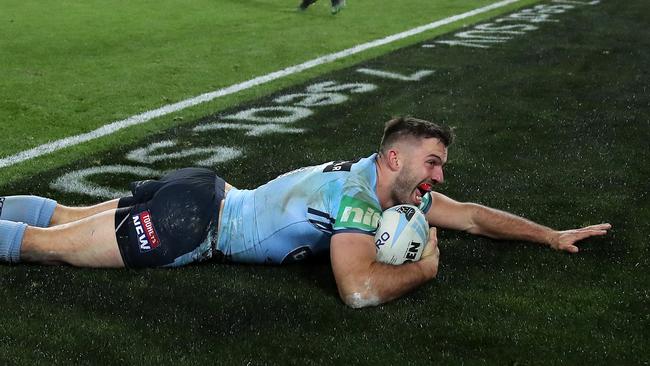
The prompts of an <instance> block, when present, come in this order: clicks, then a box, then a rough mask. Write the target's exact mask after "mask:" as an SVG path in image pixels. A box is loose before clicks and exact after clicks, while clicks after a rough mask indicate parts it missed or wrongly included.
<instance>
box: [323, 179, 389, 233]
mask: <svg viewBox="0 0 650 366" xmlns="http://www.w3.org/2000/svg"><path fill="white" fill-rule="evenodd" d="M335 212H336V216H335V221H334V226H333V229H334V231H333V234H337V233H344V232H356V233H362V234H368V235H375V231H377V226H378V225H379V219H380V218H381V208H380V205H379V201H378V200H377V196H376V195H375V194H374V191H373V190H372V189H371V188H370V187H367V186H366V185H365V184H363V183H362V182H359V181H355V180H353V181H349V182H347V183H346V185H345V186H344V187H343V189H342V191H341V196H340V200H339V202H338V208H337V209H336V210H335Z"/></svg>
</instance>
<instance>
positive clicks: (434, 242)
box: [429, 226, 438, 247]
mask: <svg viewBox="0 0 650 366" xmlns="http://www.w3.org/2000/svg"><path fill="white" fill-rule="evenodd" d="M429 245H431V246H433V247H437V246H438V230H437V229H436V228H435V227H433V226H432V227H430V228H429Z"/></svg>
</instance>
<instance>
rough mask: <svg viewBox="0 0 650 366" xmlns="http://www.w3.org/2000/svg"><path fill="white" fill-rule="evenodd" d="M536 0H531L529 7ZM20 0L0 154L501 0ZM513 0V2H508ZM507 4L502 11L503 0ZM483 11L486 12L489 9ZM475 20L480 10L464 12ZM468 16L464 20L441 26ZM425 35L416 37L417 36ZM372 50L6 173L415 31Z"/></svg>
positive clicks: (88, 149) (15, 172) (6, 0)
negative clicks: (344, 2)
mask: <svg viewBox="0 0 650 366" xmlns="http://www.w3.org/2000/svg"><path fill="white" fill-rule="evenodd" d="M534 1H535V0H523V1H521V2H519V3H517V4H515V5H513V6H523V5H525V4H527V3H533V2H534ZM296 2H298V1H297V0H296V1H291V0H257V1H241V0H236V1H227V0H218V1H206V0H193V1H190V2H188V1H174V0H165V1H156V2H152V1H145V2H128V1H118V0H112V1H65V2H43V1H36V2H34V1H32V2H25V1H15V0H3V1H2V5H1V7H2V11H0V34H2V35H3V36H2V37H0V50H2V52H0V73H1V74H2V78H1V80H0V85H1V87H0V135H1V136H3V137H4V138H3V140H2V143H1V144H0V156H3V157H4V156H8V155H12V154H15V153H18V152H20V151H23V150H25V149H27V148H31V147H35V146H38V145H41V144H43V143H46V142H48V141H52V140H56V139H60V138H63V137H67V136H71V135H76V134H79V133H83V132H88V131H92V130H94V129H96V128H97V127H99V126H102V125H104V124H107V123H110V122H113V121H117V120H121V119H124V118H127V117H130V116H132V115H136V114H139V113H142V112H145V111H147V110H151V109H155V108H158V107H161V106H163V105H166V104H170V103H173V102H178V101H181V100H184V99H186V98H190V97H193V96H197V95H199V94H201V93H205V92H210V91H213V90H217V89H219V88H223V87H226V86H229V85H232V84H235V83H238V82H242V81H245V80H249V79H251V78H253V77H256V76H261V75H265V74H267V73H269V72H273V71H277V70H280V69H282V68H285V67H287V66H291V65H295V64H299V63H302V62H304V61H307V60H310V59H313V58H316V57H318V56H322V55H325V54H328V53H332V52H336V51H340V50H343V49H345V48H348V47H351V46H354V45H357V44H360V43H363V42H368V41H370V40H375V39H378V38H382V37H385V36H387V35H391V34H394V33H397V32H401V31H404V30H407V29H410V28H413V27H415V26H419V25H422V24H427V23H430V22H432V21H434V20H438V19H442V18H445V17H448V16H450V15H454V14H459V13H462V12H465V11H467V10H470V9H473V8H476V7H479V6H482V5H486V4H490V3H493V2H495V0H480V1H476V0H472V1H470V0H462V1H454V2H453V3H445V2H431V1H422V0H407V1H402V2H394V1H388V0H376V1H365V0H359V1H353V2H351V3H350V4H349V6H348V8H347V9H345V10H344V11H343V12H341V13H340V14H337V15H336V16H331V15H330V14H329V11H328V7H327V2H325V1H321V2H319V3H317V4H315V5H314V6H313V8H310V9H309V10H308V11H306V12H304V13H300V12H297V11H296V6H297V4H296ZM513 6H510V8H512V7H513ZM500 11H503V10H500ZM486 15H487V14H485V15H482V16H481V17H485V16H486ZM468 21H476V19H473V20H466V21H465V22H468ZM459 26H462V23H456V24H453V25H450V26H447V27H445V28H443V29H438V30H436V31H434V32H429V36H430V35H431V34H436V33H439V32H440V31H443V30H444V29H450V28H452V27H456V28H457V27H459ZM421 38H422V37H419V39H421ZM417 39H418V37H414V38H411V39H409V40H405V41H402V42H400V43H398V44H393V45H389V46H385V47H382V48H380V49H377V50H372V51H368V52H364V53H363V54H360V55H357V56H355V57H352V58H350V59H348V60H342V61H338V62H336V63H334V64H330V65H326V66H321V67H318V68H317V69H314V70H311V71H307V72H303V73H301V74H299V75H294V76H292V77H289V78H285V79H282V80H279V81H276V82H273V83H271V84H269V85H266V86H263V87H259V88H255V89H254V90H248V91H244V92H241V93H238V94H237V95H233V96H229V97H226V98H222V99H219V100H217V101H214V102H211V103H208V104H206V105H203V106H199V107H195V108H192V109H189V110H185V111H182V112H178V113H175V114H173V115H171V116H168V117H163V118H159V119H157V120H155V121H152V122H150V123H148V124H147V125H145V126H138V127H132V128H130V129H128V131H123V132H121V133H119V134H116V135H113V136H111V137H107V138H103V139H101V140H99V141H94V142H92V143H88V144H84V145H82V146H79V147H76V148H72V149H67V150H66V151H64V152H61V153H58V154H54V155H53V156H48V157H45V158H41V159H39V160H38V161H36V162H35V161H28V162H25V163H22V164H20V166H15V167H9V168H2V169H0V181H2V182H7V181H9V180H15V179H17V178H20V177H23V176H25V175H28V174H31V173H35V172H38V171H39V170H41V169H42V167H46V168H51V167H54V166H58V165H61V164H63V163H65V162H67V161H69V160H71V159H74V157H75V156H76V155H79V154H87V153H92V152H94V151H97V150H99V149H108V148H111V147H114V146H116V145H119V144H121V143H124V142H128V141H136V140H138V139H139V138H140V137H141V136H143V135H146V134H149V133H151V132H154V131H159V130H161V129H164V128H167V127H169V126H172V125H175V124H179V123H182V122H186V121H191V120H193V119H195V118H198V117H200V116H204V115H206V114H208V113H214V112H215V111H218V110H219V109H223V108H224V107H225V106H228V105H233V104H235V103H238V102H241V101H242V100H248V99H253V98H256V97H259V96H261V95H264V94H267V93H269V92H270V91H272V90H276V89H278V88H279V87H282V86H287V85H291V84H295V83H296V82H299V81H301V80H307V79H308V78H309V77H313V76H314V75H317V74H320V73H322V72H324V71H326V70H331V69H336V68H341V67H342V66H344V65H346V64H350V63H351V62H354V61H358V60H362V59H366V58H369V57H371V56H373V55H377V54H380V53H382V52H386V50H387V49H394V48H396V47H397V46H399V45H403V44H406V43H412V42H415V41H416V40H417Z"/></svg>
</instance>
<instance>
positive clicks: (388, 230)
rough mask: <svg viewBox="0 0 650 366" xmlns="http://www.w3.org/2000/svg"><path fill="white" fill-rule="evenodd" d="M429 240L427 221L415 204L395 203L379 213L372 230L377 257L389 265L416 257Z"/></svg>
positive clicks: (417, 259)
mask: <svg viewBox="0 0 650 366" xmlns="http://www.w3.org/2000/svg"><path fill="white" fill-rule="evenodd" d="M428 240H429V223H428V222H427V218H426V217H425V216H424V214H423V213H422V211H420V209H419V208H417V207H416V206H413V205H398V206H394V207H391V208H389V209H387V210H386V211H384V212H383V213H382V214H381V219H380V221H379V227H378V228H377V232H376V233H375V247H377V261H379V262H382V263H388V264H393V265H399V264H402V263H405V262H415V261H419V260H420V257H422V252H423V251H424V247H425V246H426V245H427V241H428Z"/></svg>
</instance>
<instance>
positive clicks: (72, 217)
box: [50, 198, 119, 226]
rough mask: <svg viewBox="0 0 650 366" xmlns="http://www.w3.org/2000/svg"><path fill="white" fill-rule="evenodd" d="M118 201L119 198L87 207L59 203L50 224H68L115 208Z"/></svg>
mask: <svg viewBox="0 0 650 366" xmlns="http://www.w3.org/2000/svg"><path fill="white" fill-rule="evenodd" d="M118 202H119V198H116V199H114V200H110V201H106V202H102V203H98V204H96V205H92V206H86V207H69V206H64V205H62V204H57V205H56V208H55V209H54V214H53V215H52V219H51V220H50V226H56V225H61V224H66V223H69V222H74V221H78V220H81V219H84V218H86V217H90V216H93V215H96V214H98V213H100V212H104V211H108V210H114V209H116V208H117V203H118Z"/></svg>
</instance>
